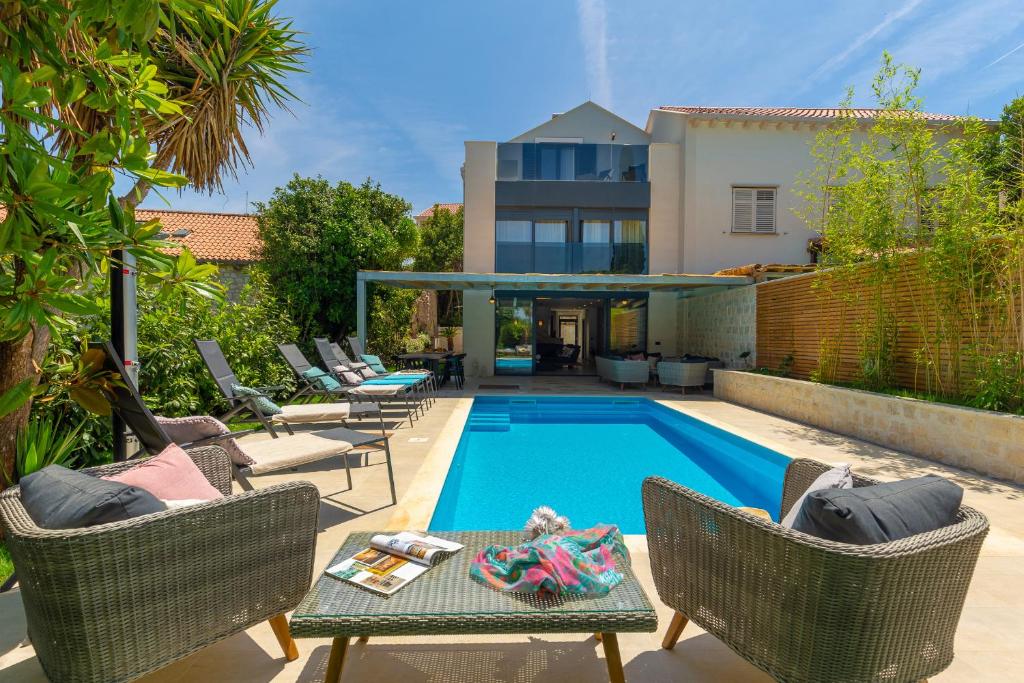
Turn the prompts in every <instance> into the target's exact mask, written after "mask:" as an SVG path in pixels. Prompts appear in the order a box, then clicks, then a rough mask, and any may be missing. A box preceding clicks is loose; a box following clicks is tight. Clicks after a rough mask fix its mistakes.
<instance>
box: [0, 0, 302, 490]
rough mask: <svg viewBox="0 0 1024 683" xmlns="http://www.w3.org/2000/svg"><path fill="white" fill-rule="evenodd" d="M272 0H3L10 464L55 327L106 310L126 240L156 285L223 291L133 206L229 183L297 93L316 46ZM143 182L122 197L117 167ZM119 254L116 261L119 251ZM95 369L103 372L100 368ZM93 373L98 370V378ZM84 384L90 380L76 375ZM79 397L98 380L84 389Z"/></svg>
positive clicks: (0, 116) (6, 462)
mask: <svg viewBox="0 0 1024 683" xmlns="http://www.w3.org/2000/svg"><path fill="white" fill-rule="evenodd" d="M273 6H274V1H273V0H255V1H243V0H76V2H74V3H69V2H66V1H64V0H37V1H35V2H30V3H29V2H9V3H3V4H2V5H0V26H2V27H3V29H2V30H0V205H2V206H4V207H5V209H6V215H5V217H4V218H3V219H2V222H0V464H2V466H3V468H4V469H5V470H6V471H10V466H11V462H12V459H13V454H14V449H15V436H16V434H17V432H18V431H19V429H20V428H21V427H22V426H23V425H24V424H25V421H26V420H27V418H28V414H29V410H30V399H31V396H32V394H33V393H35V392H36V391H37V383H38V380H39V376H40V375H39V372H38V368H39V367H41V366H42V365H43V363H44V357H45V355H46V351H47V348H48V346H49V343H50V338H51V332H52V331H53V330H57V329H64V328H69V327H71V326H73V325H74V324H75V321H74V318H75V317H77V316H88V315H95V314H97V313H98V312H99V311H100V310H101V309H100V306H99V304H98V302H99V301H100V300H101V299H102V297H101V296H97V295H96V292H97V288H96V287H95V283H96V282H97V280H101V277H102V275H103V273H104V272H105V268H106V265H107V264H108V263H111V262H112V261H114V259H115V258H116V255H117V254H119V253H121V252H122V251H124V252H127V253H130V254H132V255H133V256H134V257H135V258H136V260H137V263H138V269H139V274H140V276H141V277H142V279H143V280H144V281H147V282H153V281H156V282H160V283H161V287H162V288H163V289H164V290H165V291H168V290H169V289H171V288H173V287H174V286H177V285H185V286H187V287H188V288H190V289H191V290H192V291H195V292H198V293H201V294H205V295H214V294H215V293H216V290H217V288H216V286H214V285H212V284H211V283H210V282H209V276H210V274H211V271H212V269H211V268H210V267H208V266H200V265H197V264H196V263H195V262H194V260H192V259H191V257H190V256H188V255H187V253H185V254H182V256H181V257H180V258H178V259H177V260H175V259H173V258H171V257H168V256H166V255H164V254H162V253H161V252H160V251H159V248H160V247H161V246H162V243H161V242H160V241H158V240H157V239H156V234H157V232H158V231H159V229H160V226H159V224H158V222H156V221H151V222H147V223H144V224H138V223H136V221H135V220H134V215H133V207H134V206H135V205H136V204H137V203H138V202H139V201H141V199H142V197H143V196H145V193H146V192H147V191H148V189H149V188H150V187H151V186H157V187H172V188H176V187H182V186H184V185H185V184H186V183H188V182H189V179H188V177H186V176H185V175H181V173H179V172H182V171H183V172H185V173H187V174H189V175H192V176H194V179H195V185H196V187H199V188H207V189H208V188H212V187H216V186H217V184H218V182H219V180H218V179H219V178H220V175H221V174H222V173H223V172H225V171H227V172H232V171H233V170H234V169H235V167H236V166H237V164H238V163H239V162H240V161H242V160H244V159H245V158H247V157H246V150H245V146H244V142H243V141H242V138H241V134H240V132H239V131H240V130H241V129H242V128H243V124H242V122H243V121H244V120H251V121H252V122H253V123H255V124H256V126H257V127H259V125H260V123H261V121H262V120H263V118H264V117H265V114H266V111H267V104H268V103H275V104H277V103H280V102H283V100H284V99H286V98H287V97H288V96H289V93H288V92H287V90H286V89H284V87H283V86H282V85H281V80H280V79H281V77H282V76H283V75H284V74H285V73H286V72H288V71H290V70H294V69H295V68H297V64H298V59H299V56H300V55H301V53H302V51H303V48H302V47H301V45H300V44H299V43H298V42H297V41H296V39H295V35H294V33H293V32H292V31H291V30H290V28H289V26H288V24H287V23H286V22H282V21H281V20H280V19H278V18H276V17H274V16H273V15H272V14H271V13H270V12H271V9H272V8H273ZM117 175H120V176H123V177H126V178H128V179H129V180H130V181H131V182H132V183H133V188H132V190H131V191H130V192H129V193H128V195H126V196H125V197H122V198H121V199H120V201H118V199H117V198H116V197H115V195H114V179H115V176H117ZM115 265H116V263H115ZM86 374H87V375H90V376H91V374H90V373H86ZM85 379H87V378H85V377H83V381H84V380H85ZM72 388H75V387H72ZM77 388H78V389H79V390H80V391H79V393H80V394H85V393H87V391H86V390H87V389H88V387H85V386H79V387H77Z"/></svg>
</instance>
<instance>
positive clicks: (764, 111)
mask: <svg viewBox="0 0 1024 683" xmlns="http://www.w3.org/2000/svg"><path fill="white" fill-rule="evenodd" d="M658 109H660V110H662V111H674V112H679V113H680V114H697V115H705V116H736V117H750V118H790V119H837V118H840V117H841V116H844V115H849V114H853V116H855V117H856V118H858V119H875V118H878V115H879V113H880V112H882V111H885V110H883V109H840V108H831V109H829V108H816V107H675V106H661V107H658ZM923 116H924V117H925V118H926V119H927V120H929V121H957V120H959V119H961V118H963V117H962V116H955V115H953V114H929V113H924V114H923Z"/></svg>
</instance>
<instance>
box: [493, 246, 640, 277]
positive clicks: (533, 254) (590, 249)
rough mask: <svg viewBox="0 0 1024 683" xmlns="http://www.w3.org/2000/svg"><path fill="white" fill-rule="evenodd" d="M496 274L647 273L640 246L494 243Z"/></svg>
mask: <svg viewBox="0 0 1024 683" xmlns="http://www.w3.org/2000/svg"><path fill="white" fill-rule="evenodd" d="M494 261H495V263H494V265H495V268H494V271H495V272H496V273H571V274H580V273H618V274H628V275H638V274H643V273H646V272H647V245H646V244H643V243H621V244H587V243H579V242H575V243H565V242H554V243H543V242H538V243H530V242H495V245H494Z"/></svg>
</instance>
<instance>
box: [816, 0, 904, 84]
mask: <svg viewBox="0 0 1024 683" xmlns="http://www.w3.org/2000/svg"><path fill="white" fill-rule="evenodd" d="M922 2H924V0H909V2H906V3H904V4H903V5H902V6H901V7H900V8H899V9H897V10H896V11H895V12H890V13H889V14H886V15H885V18H884V19H882V21H880V22H878V23H877V24H875V25H874V26H872V27H871V28H870V29H868V30H867V31H865V32H864V33H861V34H860V35H859V36H857V37H856V38H854V39H853V41H852V42H851V43H850V44H849V46H847V48H846V49H845V50H843V51H842V52H840V53H839V54H837V55H836V56H835V57H832V58H831V59H829V60H827V61H825V62H824V63H823V64H822V65H821V66H819V67H818V68H817V69H815V70H814V72H813V73H812V74H811V75H810V76H809V77H808V78H807V80H808V81H809V82H812V81H815V80H817V79H819V78H821V77H822V76H825V75H826V74H829V73H832V72H833V71H835V70H836V69H838V68H839V67H841V66H843V65H844V64H846V62H847V61H849V59H850V57H852V56H853V55H854V54H855V53H856V52H857V51H858V50H860V49H861V48H862V47H864V45H866V44H867V43H868V42H870V41H871V40H872V39H873V38H875V37H876V36H878V34H880V33H882V32H883V31H885V30H886V29H887V28H889V27H890V26H892V25H893V24H895V23H896V22H897V21H899V20H900V19H902V18H903V17H905V16H907V15H908V14H910V13H911V12H913V11H914V9H915V8H916V7H917V6H918V5H920V4H921V3H922Z"/></svg>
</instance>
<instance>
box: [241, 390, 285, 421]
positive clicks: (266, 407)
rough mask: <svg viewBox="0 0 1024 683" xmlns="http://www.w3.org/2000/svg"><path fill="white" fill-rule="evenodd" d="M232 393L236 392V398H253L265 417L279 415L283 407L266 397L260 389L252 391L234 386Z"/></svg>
mask: <svg viewBox="0 0 1024 683" xmlns="http://www.w3.org/2000/svg"><path fill="white" fill-rule="evenodd" d="M231 391H233V392H234V394H235V396H252V398H253V401H254V402H255V403H256V407H257V408H258V409H259V411H260V412H261V413H263V414H264V415H278V414H280V412H281V406H279V405H277V404H276V403H274V402H273V401H271V400H270V399H269V398H267V397H266V396H264V395H263V392H262V391H260V390H259V389H251V388H249V387H244V386H242V385H241V384H232V385H231Z"/></svg>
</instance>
